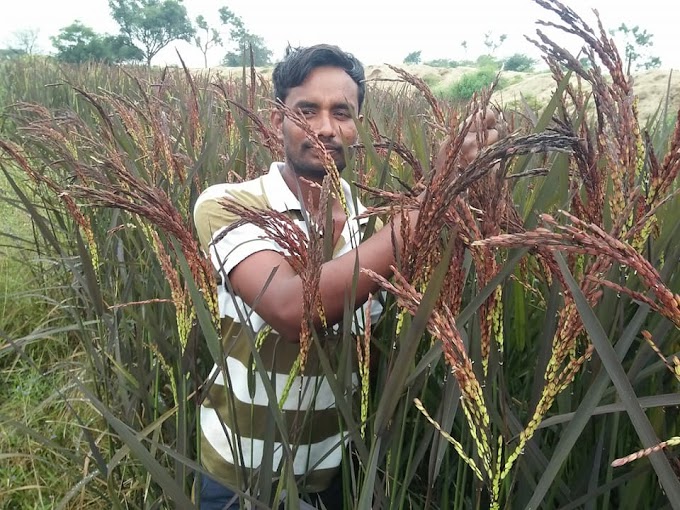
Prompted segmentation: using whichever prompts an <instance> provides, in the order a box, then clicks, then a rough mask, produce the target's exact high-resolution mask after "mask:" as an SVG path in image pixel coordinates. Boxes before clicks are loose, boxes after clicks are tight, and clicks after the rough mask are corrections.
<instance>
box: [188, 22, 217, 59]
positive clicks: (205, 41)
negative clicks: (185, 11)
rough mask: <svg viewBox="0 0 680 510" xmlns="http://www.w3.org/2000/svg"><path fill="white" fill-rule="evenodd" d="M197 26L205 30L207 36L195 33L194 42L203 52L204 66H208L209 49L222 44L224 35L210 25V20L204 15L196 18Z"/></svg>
mask: <svg viewBox="0 0 680 510" xmlns="http://www.w3.org/2000/svg"><path fill="white" fill-rule="evenodd" d="M196 26H197V27H198V28H199V30H201V31H202V32H205V36H201V35H200V34H196V35H194V44H195V45H196V46H198V49H199V50H201V53H203V66H204V67H208V50H209V49H210V48H214V47H215V46H221V45H222V36H221V35H220V32H219V31H218V30H217V29H215V28H212V27H209V26H208V22H207V21H206V20H205V18H204V17H203V15H200V16H198V17H197V18H196Z"/></svg>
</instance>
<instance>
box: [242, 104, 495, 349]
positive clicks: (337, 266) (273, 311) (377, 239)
mask: <svg viewBox="0 0 680 510" xmlns="http://www.w3.org/2000/svg"><path fill="white" fill-rule="evenodd" d="M495 124H496V118H495V115H494V114H493V113H492V112H490V111H488V112H487V114H486V115H485V116H484V117H481V116H479V117H478V119H477V121H476V122H475V123H474V124H473V125H472V127H471V129H470V132H469V133H468V134H467V136H466V139H465V143H464V144H463V148H462V158H461V163H462V164H467V163H469V162H470V161H472V160H473V159H474V158H475V157H476V155H477V153H478V152H479V145H478V143H479V140H480V139H481V138H483V139H484V140H485V143H486V144H491V143H494V142H495V141H497V139H498V132H497V131H496V129H495ZM480 130H484V131H486V136H485V137H479V134H480V133H479V131H480ZM445 144H446V142H445ZM409 214H410V218H409V220H410V221H409V223H410V225H411V228H413V227H414V226H415V225H416V223H417V220H418V212H417V211H412V212H410V213H409ZM400 231H401V229H400V218H398V217H397V218H395V219H394V220H393V221H391V222H389V223H388V224H386V225H385V227H383V228H382V229H381V230H380V231H378V232H377V233H375V234H374V235H373V236H371V237H370V238H369V239H367V240H366V241H364V242H362V243H361V244H360V245H359V246H358V247H357V248H355V249H353V250H351V251H350V252H348V253H346V254H344V255H342V256H340V257H338V258H336V259H333V260H330V261H328V262H326V263H324V264H323V266H322V269H321V278H320V282H319V292H320V295H321V303H322V305H323V310H324V313H325V316H326V320H327V323H328V324H337V323H338V322H340V321H341V320H342V318H343V313H344V308H345V296H346V295H347V294H348V293H349V292H350V291H351V289H352V281H353V277H354V271H355V265H356V259H357V258H358V260H359V267H360V268H363V269H371V270H372V271H374V272H376V273H378V274H379V275H381V276H383V277H385V278H390V277H391V276H392V270H391V269H390V266H393V265H394V264H395V260H394V248H393V244H392V243H393V239H392V236H393V234H394V238H395V239H396V241H397V243H398V244H399V245H401V236H400ZM397 249H399V247H397ZM275 268H276V272H275V274H274V276H273V277H272V279H271V281H270V282H269V284H268V285H267V280H268V279H269V278H270V276H271V274H272V271H273V270H274V269H275ZM229 280H230V282H231V284H232V286H233V288H234V291H235V292H236V294H237V295H238V296H239V297H241V299H243V301H244V302H245V303H247V304H248V305H249V306H251V307H253V304H255V306H254V310H255V311H256V312H257V314H258V315H260V317H262V318H263V319H264V321H265V322H266V323H267V324H269V325H270V326H271V327H272V328H273V329H275V330H276V331H278V332H279V333H280V334H281V336H282V337H283V338H285V339H287V340H289V341H292V342H296V341H299V336H300V324H301V322H302V317H303V312H304V311H303V309H302V307H303V299H302V296H303V292H304V289H303V286H302V279H301V278H300V276H299V275H298V274H296V273H295V271H294V270H293V269H292V267H291V266H290V265H289V264H288V263H287V262H286V260H285V259H284V257H283V255H281V254H280V253H278V252H275V251H270V250H266V251H260V252H258V253H254V254H253V255H250V256H249V257H247V258H246V259H244V260H243V261H241V262H240V263H239V264H238V265H237V266H236V267H234V268H233V269H232V271H231V273H230V274H229ZM265 285H266V288H265ZM263 289H264V290H263ZM377 290H378V285H377V284H376V283H375V282H374V281H373V280H372V279H371V278H369V277H368V276H367V275H365V274H363V273H359V279H358V284H357V288H356V294H355V305H356V307H357V308H358V307H359V306H361V305H362V304H363V303H365V302H366V300H367V299H368V295H369V293H375V292H376V291H377ZM312 312H313V317H314V321H315V324H316V326H320V325H321V324H320V319H319V317H318V316H317V313H316V310H313V311H312Z"/></svg>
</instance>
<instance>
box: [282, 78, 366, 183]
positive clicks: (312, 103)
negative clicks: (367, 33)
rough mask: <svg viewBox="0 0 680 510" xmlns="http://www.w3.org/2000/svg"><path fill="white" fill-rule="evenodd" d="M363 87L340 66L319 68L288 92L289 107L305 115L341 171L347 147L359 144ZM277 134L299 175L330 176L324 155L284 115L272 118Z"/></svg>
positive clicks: (315, 177) (287, 162) (287, 160)
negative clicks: (360, 93)
mask: <svg viewBox="0 0 680 510" xmlns="http://www.w3.org/2000/svg"><path fill="white" fill-rule="evenodd" d="M358 101H359V87H358V86H357V84H356V83H355V82H354V81H353V80H352V78H350V77H349V75H348V74H347V73H346V72H345V71H344V70H343V69H341V68H339V67H317V68H316V69H314V70H312V72H310V73H309V75H308V76H307V79H306V80H305V81H304V82H303V83H302V84H301V85H299V86H297V87H293V88H291V89H290V90H289V91H288V96H287V97H286V101H285V103H286V106H288V107H289V108H290V109H291V110H293V111H295V112H298V113H301V114H302V115H303V116H304V118H305V119H306V120H307V122H308V123H309V125H310V126H311V128H312V129H313V130H314V132H315V133H316V134H317V136H318V137H319V141H320V142H321V143H322V144H323V145H324V146H325V147H326V150H327V151H328V153H329V155H330V156H331V157H332V158H333V160H334V161H335V165H336V167H337V168H338V170H342V169H344V168H345V165H346V161H345V156H344V152H343V146H348V145H351V144H353V143H354V142H356V138H357V127H356V124H355V123H354V120H353V115H356V114H357V112H358V109H359V104H358ZM272 123H273V125H274V128H275V129H276V132H277V134H278V136H279V138H281V139H282V140H283V147H284V149H285V152H286V164H287V165H288V166H289V167H290V168H291V170H293V171H294V172H295V173H296V174H297V175H303V176H305V177H307V178H309V179H316V180H319V179H322V178H323V176H324V175H325V174H326V169H325V167H324V159H323V155H322V154H321V153H320V151H319V150H318V149H316V148H315V146H314V144H313V143H312V141H311V140H310V139H309V138H308V136H307V134H306V133H305V131H304V130H302V129H300V128H299V127H298V126H296V125H295V123H294V122H292V121H291V120H290V119H288V118H286V117H285V116H284V115H283V113H282V112H280V111H277V112H275V113H274V114H273V116H272Z"/></svg>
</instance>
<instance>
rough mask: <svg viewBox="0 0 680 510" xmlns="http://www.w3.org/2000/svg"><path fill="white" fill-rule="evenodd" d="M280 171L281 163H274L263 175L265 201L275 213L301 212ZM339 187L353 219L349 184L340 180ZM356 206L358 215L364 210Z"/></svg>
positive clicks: (360, 206) (352, 203)
mask: <svg viewBox="0 0 680 510" xmlns="http://www.w3.org/2000/svg"><path fill="white" fill-rule="evenodd" d="M282 169H283V163H281V162H274V163H272V164H271V166H270V167H269V172H268V173H267V174H265V175H264V177H263V179H262V187H263V189H264V193H265V195H266V196H267V200H268V201H269V205H270V206H271V208H272V209H274V210H275V211H277V212H286V211H301V210H302V207H301V206H300V201H299V200H298V198H297V197H296V196H295V194H294V193H293V192H292V191H291V190H290V188H289V187H288V184H286V181H284V180H283V176H282V175H281V170H282ZM340 185H341V186H342V192H343V193H344V195H345V199H346V200H347V207H348V208H349V212H350V218H349V219H353V218H354V216H356V215H357V213H356V212H355V211H354V202H352V192H351V189H350V186H349V183H348V182H347V181H345V179H342V178H341V179H340ZM357 205H358V213H359V214H361V213H363V212H364V211H365V210H366V208H365V207H364V206H363V205H362V204H361V203H357ZM366 222H368V218H362V219H361V220H359V224H360V225H363V224H364V223H366Z"/></svg>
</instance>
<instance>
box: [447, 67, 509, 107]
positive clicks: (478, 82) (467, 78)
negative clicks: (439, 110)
mask: <svg viewBox="0 0 680 510" xmlns="http://www.w3.org/2000/svg"><path fill="white" fill-rule="evenodd" d="M496 75H497V72H496V70H495V69H493V68H491V67H485V68H482V69H478V70H477V71H474V72H472V73H467V74H464V75H463V76H462V77H461V78H460V80H458V81H456V82H454V83H452V84H451V85H449V86H448V87H446V88H444V89H443V90H440V93H441V95H442V96H443V97H444V98H446V99H450V100H452V101H468V100H469V99H471V98H472V96H473V95H474V94H475V92H479V91H480V90H482V89H483V88H486V87H488V86H489V85H491V84H492V83H493V81H494V80H495V79H496ZM501 85H502V84H501V82H499V87H500V86H501Z"/></svg>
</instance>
